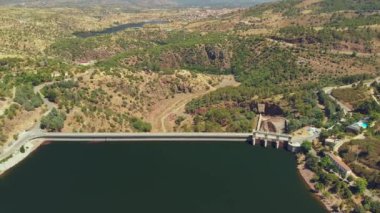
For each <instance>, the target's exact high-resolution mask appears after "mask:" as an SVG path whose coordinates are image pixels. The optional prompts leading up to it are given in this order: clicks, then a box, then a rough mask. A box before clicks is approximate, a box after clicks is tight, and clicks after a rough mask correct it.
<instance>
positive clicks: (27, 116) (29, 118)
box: [2, 108, 43, 142]
mask: <svg viewBox="0 0 380 213" xmlns="http://www.w3.org/2000/svg"><path fill="white" fill-rule="evenodd" d="M42 114H43V109H42V108H38V109H36V110H34V111H30V112H27V111H24V110H23V111H20V112H18V113H17V115H16V116H15V117H14V118H13V119H5V121H4V126H3V128H2V131H3V133H5V135H6V136H7V137H8V140H7V142H10V141H12V140H14V138H13V137H14V136H16V135H18V134H19V133H21V132H23V131H26V130H28V129H31V128H32V127H33V126H34V125H35V123H36V121H37V120H39V119H40V118H41V116H42Z"/></svg>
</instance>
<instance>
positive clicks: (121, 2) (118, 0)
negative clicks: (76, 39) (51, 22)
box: [0, 0, 272, 8]
mask: <svg viewBox="0 0 380 213" xmlns="http://www.w3.org/2000/svg"><path fill="white" fill-rule="evenodd" d="M270 1H272V0H235V1H228V0H142V1H141V0H52V1H44V0H0V5H9V6H26V7H28V6H37V7H55V6H69V7H70V6H96V5H118V6H121V7H134V8H157V7H247V6H253V5H256V4H259V3H264V2H270Z"/></svg>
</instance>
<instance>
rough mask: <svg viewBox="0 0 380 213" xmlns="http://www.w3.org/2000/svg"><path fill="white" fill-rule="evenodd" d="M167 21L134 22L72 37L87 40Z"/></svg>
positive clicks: (76, 34) (80, 33)
mask: <svg viewBox="0 0 380 213" xmlns="http://www.w3.org/2000/svg"><path fill="white" fill-rule="evenodd" d="M165 23H167V21H163V20H152V21H145V22H136V23H128V24H120V25H117V26H113V27H109V28H106V29H104V30H101V31H87V32H75V33H74V35H75V36H78V37H80V38H88V37H93V36H99V35H105V34H111V33H117V32H119V31H123V30H126V29H129V28H136V29H138V28H143V27H144V26H145V25H147V24H154V25H155V24H165Z"/></svg>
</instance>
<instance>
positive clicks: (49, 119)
mask: <svg viewBox="0 0 380 213" xmlns="http://www.w3.org/2000/svg"><path fill="white" fill-rule="evenodd" d="M65 120H66V116H65V114H64V113H62V112H59V111H58V110H57V109H56V108H53V109H52V110H51V112H50V113H49V114H48V115H47V116H45V117H43V118H42V119H41V125H40V126H41V129H47V130H48V131H50V132H55V131H58V132H59V131H61V130H62V129H63V127H64V123H65Z"/></svg>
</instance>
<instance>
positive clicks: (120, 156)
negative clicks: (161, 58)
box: [0, 142, 325, 213]
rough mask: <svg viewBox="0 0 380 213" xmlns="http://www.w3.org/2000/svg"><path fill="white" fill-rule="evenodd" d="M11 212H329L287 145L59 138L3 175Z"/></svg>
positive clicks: (2, 201) (4, 202)
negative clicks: (72, 140)
mask: <svg viewBox="0 0 380 213" xmlns="http://www.w3.org/2000/svg"><path fill="white" fill-rule="evenodd" d="M0 209H1V210H0V211H1V212H5V213H77V212H78V213H87V212H88V213H119V212H123V213H124V212H132V213H153V212H162V213H244V212H259V213H261V212H276V213H277V212H281V213H282V212H290V213H298V212H299V213H305V212H308V213H320V212H325V211H324V209H323V208H322V207H321V205H320V204H319V202H318V201H316V200H315V199H314V198H313V197H312V194H311V193H310V192H309V191H308V189H307V188H306V187H305V185H304V183H303V182H302V180H301V179H300V178H299V176H298V175H297V171H296V161H295V159H294V156H293V155H292V154H291V153H289V152H286V151H284V150H275V149H265V148H259V147H255V148H254V147H251V146H249V145H247V144H242V143H226V142H224V143H172V142H170V143H107V144H106V143H100V144H84V143H56V144H50V145H44V146H42V147H41V148H39V149H38V150H37V151H36V152H35V153H34V154H32V156H30V157H29V158H28V159H27V160H25V161H23V162H22V163H21V164H19V165H18V166H17V167H15V168H14V169H12V170H10V171H9V172H8V173H7V174H6V175H5V176H3V177H1V178H0Z"/></svg>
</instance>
